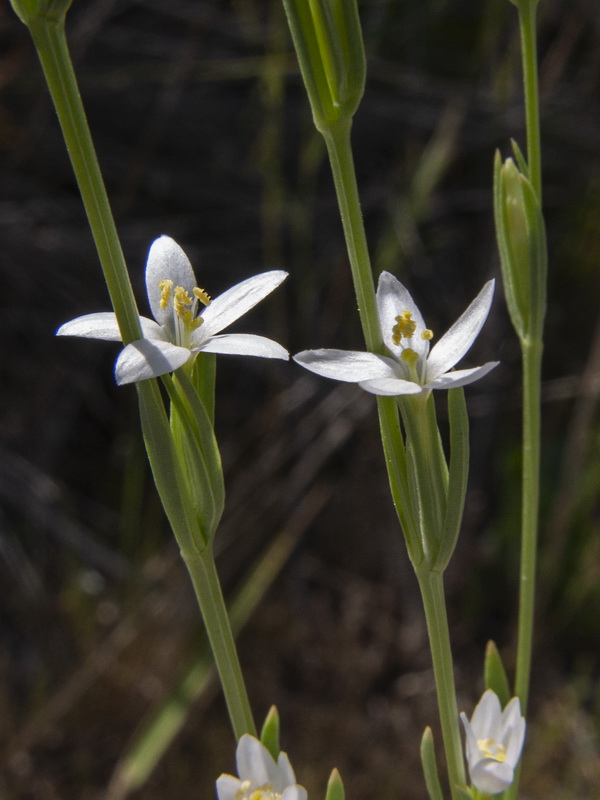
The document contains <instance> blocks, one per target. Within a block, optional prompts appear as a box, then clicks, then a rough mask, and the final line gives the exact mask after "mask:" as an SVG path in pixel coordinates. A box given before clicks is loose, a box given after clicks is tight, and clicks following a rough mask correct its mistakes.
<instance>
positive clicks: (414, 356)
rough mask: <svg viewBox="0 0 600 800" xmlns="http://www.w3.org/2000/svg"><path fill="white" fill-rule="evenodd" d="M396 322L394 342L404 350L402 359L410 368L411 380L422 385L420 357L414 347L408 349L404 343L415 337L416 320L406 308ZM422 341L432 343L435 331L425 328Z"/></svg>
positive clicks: (396, 318)
mask: <svg viewBox="0 0 600 800" xmlns="http://www.w3.org/2000/svg"><path fill="white" fill-rule="evenodd" d="M395 320H396V324H395V325H394V327H393V328H392V342H393V343H394V344H395V345H396V346H397V347H398V346H400V347H401V348H402V352H401V353H400V358H401V359H402V361H404V363H405V364H406V366H407V367H408V372H409V376H410V380H411V381H414V382H415V383H421V381H420V379H419V370H418V363H419V358H420V356H419V354H418V353H417V352H416V350H413V348H412V347H407V346H406V345H405V344H403V343H402V340H403V339H412V338H413V336H414V335H415V331H416V329H417V323H416V320H414V319H413V316H412V312H411V311H410V310H409V309H408V308H405V309H404V311H403V312H402V313H401V314H399V315H398V316H397V317H395ZM421 339H424V340H425V341H430V340H431V339H433V331H430V330H429V328H425V329H424V330H422V331H421Z"/></svg>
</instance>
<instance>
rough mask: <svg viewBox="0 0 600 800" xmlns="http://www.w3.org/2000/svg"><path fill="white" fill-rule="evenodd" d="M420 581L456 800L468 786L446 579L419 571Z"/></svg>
mask: <svg viewBox="0 0 600 800" xmlns="http://www.w3.org/2000/svg"><path fill="white" fill-rule="evenodd" d="M417 578H418V579H419V588H420V589H421V597H422V598H423V607H424V608H425V619H426V620H427V632H428V634H429V643H430V647H431V659H432V661H433V673H434V676H435V687H436V691H437V698H438V706H439V711H440V722H441V725H442V737H443V740H444V750H445V753H446V762H447V767H448V777H449V780H450V792H451V794H452V797H453V798H455V799H456V798H458V797H459V794H458V792H457V790H456V787H464V786H465V766H464V761H463V752H462V744H461V739H460V730H459V726H458V707H457V705H456V693H455V689H454V668H453V663H452V650H451V648H450V636H449V633H448V619H447V616H446V603H445V599H444V578H443V575H442V574H441V573H439V572H431V571H430V570H417Z"/></svg>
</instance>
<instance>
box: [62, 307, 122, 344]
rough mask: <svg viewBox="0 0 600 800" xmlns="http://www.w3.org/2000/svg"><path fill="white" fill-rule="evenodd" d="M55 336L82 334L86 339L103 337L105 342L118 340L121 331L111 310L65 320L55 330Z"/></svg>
mask: <svg viewBox="0 0 600 800" xmlns="http://www.w3.org/2000/svg"><path fill="white" fill-rule="evenodd" d="M56 335H57V336H83V337H85V338H86V339H105V340H106V341H107V342H120V341H121V331H120V330H119V324H118V323H117V318H116V317H115V315H114V314H113V313H112V311H100V312H98V313H97V314H85V315H84V316H83V317H77V318H76V319H72V320H70V322H65V323H64V325H61V326H60V328H59V329H58V330H57V331H56Z"/></svg>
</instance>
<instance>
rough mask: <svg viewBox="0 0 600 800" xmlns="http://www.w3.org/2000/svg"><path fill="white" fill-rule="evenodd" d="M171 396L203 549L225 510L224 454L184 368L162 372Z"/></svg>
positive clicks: (178, 449)
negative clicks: (168, 373) (172, 371)
mask: <svg viewBox="0 0 600 800" xmlns="http://www.w3.org/2000/svg"><path fill="white" fill-rule="evenodd" d="M163 382H164V385H165V387H166V389H167V392H168V394H169V398H170V400H171V430H172V434H173V439H174V442H175V451H176V453H177V456H178V458H179V461H180V464H181V467H182V472H183V474H184V475H185V478H186V483H187V485H188V491H189V494H190V497H191V499H192V502H193V504H194V509H195V513H196V516H197V519H198V521H199V524H200V527H201V529H202V531H203V542H202V543H200V542H199V543H198V544H197V549H200V550H201V549H202V547H204V546H206V545H207V544H208V543H209V542H210V541H212V539H213V537H214V534H215V532H216V529H217V526H218V524H219V521H220V519H221V516H222V514H223V507H224V504H225V485H224V481H223V469H222V466H221V456H220V453H219V447H218V445H217V441H216V438H215V432H214V429H213V426H212V424H211V421H210V419H209V417H208V414H207V411H206V409H205V407H204V405H203V403H202V401H201V400H200V398H199V396H198V393H197V392H196V390H195V389H194V387H193V385H192V383H191V382H190V379H189V378H188V376H187V375H186V373H185V371H184V370H183V369H180V370H177V372H175V373H174V377H173V378H170V377H169V376H163Z"/></svg>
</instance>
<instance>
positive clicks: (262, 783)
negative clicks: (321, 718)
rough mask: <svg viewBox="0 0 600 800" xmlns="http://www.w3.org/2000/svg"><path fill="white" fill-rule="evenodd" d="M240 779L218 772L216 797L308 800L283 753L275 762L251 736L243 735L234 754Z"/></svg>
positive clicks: (236, 799) (224, 798)
mask: <svg viewBox="0 0 600 800" xmlns="http://www.w3.org/2000/svg"><path fill="white" fill-rule="evenodd" d="M235 760H236V765H237V771H238V775H239V778H235V777H234V776H233V775H221V777H220V778H219V779H218V780H217V797H218V799H219V800H307V794H306V789H305V788H304V787H303V786H299V785H298V784H297V783H296V776H295V775H294V770H293V769H292V765H291V764H290V761H289V759H288V757H287V755H286V753H280V754H279V757H278V759H277V761H275V759H274V758H273V756H272V755H271V754H270V753H269V751H268V750H267V748H266V747H265V746H264V744H262V742H259V740H258V739H256V738H255V737H254V736H250V735H249V734H244V736H242V738H241V739H240V740H239V742H238V746H237V751H236V754H235Z"/></svg>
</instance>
